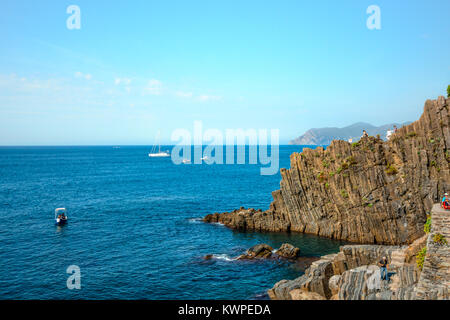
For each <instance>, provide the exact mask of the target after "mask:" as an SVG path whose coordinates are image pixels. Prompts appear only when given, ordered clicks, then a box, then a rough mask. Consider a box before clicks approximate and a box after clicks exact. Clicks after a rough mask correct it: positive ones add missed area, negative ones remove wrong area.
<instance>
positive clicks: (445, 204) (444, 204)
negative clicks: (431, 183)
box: [441, 192, 450, 209]
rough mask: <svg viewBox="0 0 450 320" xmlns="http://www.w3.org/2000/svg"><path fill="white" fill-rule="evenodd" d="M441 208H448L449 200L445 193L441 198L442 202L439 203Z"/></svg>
mask: <svg viewBox="0 0 450 320" xmlns="http://www.w3.org/2000/svg"><path fill="white" fill-rule="evenodd" d="M441 206H442V207H443V208H446V209H447V208H450V198H449V197H448V193H447V192H446V193H444V197H443V198H442V201H441Z"/></svg>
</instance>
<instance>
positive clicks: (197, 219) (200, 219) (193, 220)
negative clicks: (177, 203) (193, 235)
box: [188, 218, 203, 223]
mask: <svg viewBox="0 0 450 320" xmlns="http://www.w3.org/2000/svg"><path fill="white" fill-rule="evenodd" d="M188 221H189V222H191V223H202V222H203V221H202V218H191V219H189V220H188Z"/></svg>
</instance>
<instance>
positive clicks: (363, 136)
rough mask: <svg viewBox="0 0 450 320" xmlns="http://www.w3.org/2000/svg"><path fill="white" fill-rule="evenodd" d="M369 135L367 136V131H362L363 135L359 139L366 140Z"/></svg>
mask: <svg viewBox="0 0 450 320" xmlns="http://www.w3.org/2000/svg"><path fill="white" fill-rule="evenodd" d="M368 136H369V135H368V134H367V131H366V130H363V135H362V137H361V138H367V137H368Z"/></svg>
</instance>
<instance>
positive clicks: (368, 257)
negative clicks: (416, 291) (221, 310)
mask: <svg viewBox="0 0 450 320" xmlns="http://www.w3.org/2000/svg"><path fill="white" fill-rule="evenodd" d="M400 248H402V247H400V246H380V245H346V246H342V247H341V248H340V251H339V252H338V253H336V254H329V255H326V256H323V257H321V259H320V260H317V261H314V262H313V263H312V264H311V266H310V267H309V268H308V269H306V271H305V274H304V275H302V276H301V277H299V278H297V279H294V280H281V281H279V282H278V283H276V284H275V285H274V287H273V288H272V289H270V290H269V291H268V294H269V297H270V298H271V299H273V300H290V299H291V298H290V295H289V292H291V291H292V290H294V289H302V290H305V291H313V292H316V293H318V294H320V295H321V296H323V297H326V298H327V299H330V298H331V297H332V296H333V295H336V293H335V292H334V290H333V289H332V286H330V281H331V278H332V277H333V276H335V275H340V274H343V273H344V272H346V271H348V270H351V269H354V268H358V267H360V266H363V265H366V266H367V265H371V264H375V263H377V262H378V261H379V259H380V258H381V257H382V256H386V257H388V259H389V260H390V259H391V255H392V253H393V252H395V251H396V250H399V249H400ZM405 248H406V247H404V249H405ZM375 268H376V269H379V268H378V267H375ZM335 279H336V278H335ZM361 279H362V278H361ZM331 282H332V283H333V281H331ZM341 283H342V279H340V280H339V286H341ZM334 289H335V288H334ZM353 295H354V294H353Z"/></svg>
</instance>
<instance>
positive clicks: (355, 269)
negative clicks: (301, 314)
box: [268, 204, 450, 300]
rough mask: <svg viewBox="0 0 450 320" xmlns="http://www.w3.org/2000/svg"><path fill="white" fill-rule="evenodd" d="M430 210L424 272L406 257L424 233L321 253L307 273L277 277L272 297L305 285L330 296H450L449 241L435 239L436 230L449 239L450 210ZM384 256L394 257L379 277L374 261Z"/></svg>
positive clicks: (420, 242)
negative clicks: (405, 241)
mask: <svg viewBox="0 0 450 320" xmlns="http://www.w3.org/2000/svg"><path fill="white" fill-rule="evenodd" d="M431 213H432V215H431V216H432V223H431V233H430V235H429V236H427V237H426V238H427V244H426V247H427V255H426V258H425V262H424V266H423V270H422V272H421V271H420V270H419V269H418V267H417V265H416V263H415V262H414V263H409V261H408V259H409V260H410V257H409V255H411V254H413V253H414V254H416V253H417V252H418V250H419V248H421V246H422V245H423V239H418V240H417V241H415V242H414V243H412V244H411V245H410V246H382V245H346V246H342V247H341V248H340V251H339V252H338V253H336V254H331V255H326V256H323V257H321V259H320V260H318V261H316V262H315V263H313V264H312V265H311V267H310V268H309V269H307V270H306V271H305V274H304V275H303V276H301V277H299V278H297V279H294V280H282V281H279V282H278V283H276V284H275V286H274V287H273V288H272V289H270V290H269V292H268V293H269V297H270V298H271V299H292V297H291V295H290V294H289V293H290V292H291V291H292V290H295V289H302V290H304V291H308V292H316V293H318V294H319V295H321V296H323V297H326V298H327V299H332V300H411V299H442V300H448V299H450V268H449V267H450V246H449V245H448V244H439V243H435V241H434V240H433V239H434V235H435V234H441V235H442V236H444V237H445V238H446V239H450V212H446V211H444V210H442V209H441V208H440V207H439V205H438V204H437V205H434V207H433V209H432V212H431ZM382 256H386V257H387V258H388V260H389V261H390V264H389V268H388V272H389V275H390V281H389V282H388V281H385V280H381V273H380V268H379V267H378V266H377V265H376V263H377V262H378V261H379V259H380V258H381V257H382ZM325 280H327V282H325Z"/></svg>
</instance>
